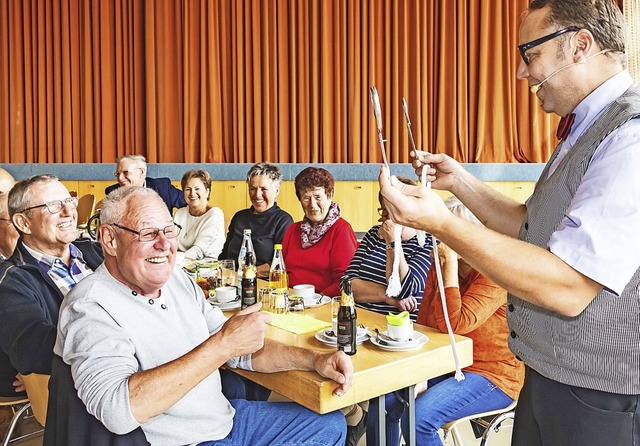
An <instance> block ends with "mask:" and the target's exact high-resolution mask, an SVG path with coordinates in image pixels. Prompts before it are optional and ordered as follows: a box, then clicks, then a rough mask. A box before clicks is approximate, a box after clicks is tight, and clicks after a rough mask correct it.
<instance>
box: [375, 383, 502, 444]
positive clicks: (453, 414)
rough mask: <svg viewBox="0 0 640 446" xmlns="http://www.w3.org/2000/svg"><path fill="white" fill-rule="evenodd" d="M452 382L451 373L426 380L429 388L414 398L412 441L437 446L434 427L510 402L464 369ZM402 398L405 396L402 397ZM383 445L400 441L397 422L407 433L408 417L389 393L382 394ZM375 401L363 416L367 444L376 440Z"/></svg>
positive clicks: (376, 410) (500, 406)
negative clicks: (385, 436) (414, 426)
mask: <svg viewBox="0 0 640 446" xmlns="http://www.w3.org/2000/svg"><path fill="white" fill-rule="evenodd" d="M464 376H465V379H464V380H462V381H456V380H455V378H453V376H451V375H446V376H440V377H438V378H434V379H431V380H429V388H428V389H427V390H426V391H425V392H424V393H422V394H420V395H419V396H418V397H417V398H416V444H417V445H418V446H424V445H428V446H432V445H433V446H440V445H442V441H441V440H440V436H439V435H438V429H440V428H441V427H442V426H443V425H445V424H447V423H449V422H450V421H454V420H457V419H459V418H462V417H466V416H468V415H473V414H475V413H480V412H486V411H489V410H495V409H501V408H503V407H507V406H508V405H509V404H511V403H512V402H513V400H512V399H511V398H509V397H508V396H507V395H506V394H505V393H504V392H503V391H502V390H500V389H499V388H498V387H497V386H496V385H495V384H493V383H492V382H491V381H490V380H488V379H487V378H485V377H484V376H482V375H479V374H477V373H470V372H466V373H465V374H464ZM404 399H406V398H404ZM385 400H386V429H387V445H389V446H395V445H398V444H399V443H400V438H399V437H400V432H399V425H400V421H401V423H402V429H403V430H404V431H405V432H407V431H408V429H409V417H408V414H407V413H405V407H406V406H405V405H404V404H403V403H402V402H401V401H400V399H399V398H397V397H396V396H394V395H393V394H389V395H386V396H385ZM377 427H378V401H377V399H374V400H371V402H370V404H369V415H368V419H367V446H370V445H374V444H377V443H376V442H377V440H378V433H377Z"/></svg>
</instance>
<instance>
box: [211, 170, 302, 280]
mask: <svg viewBox="0 0 640 446" xmlns="http://www.w3.org/2000/svg"><path fill="white" fill-rule="evenodd" d="M281 181H282V172H280V169H279V168H278V166H276V165H275V164H269V163H258V164H254V165H253V166H252V167H251V169H249V172H248V173H247V185H248V187H249V199H250V200H251V207H250V208H249V209H243V210H241V211H238V212H236V214H235V215H234V216H233V218H232V219H231V223H229V232H227V239H226V241H225V242H224V247H223V248H222V253H220V256H219V258H221V259H237V258H238V255H239V254H240V246H241V245H242V236H243V231H244V230H245V229H251V241H252V242H253V249H254V250H255V253H256V265H258V274H259V275H260V276H263V277H264V276H266V275H267V274H269V266H270V265H271V260H272V258H273V245H275V244H277V243H282V239H283V238H284V233H285V232H286V231H287V228H288V227H289V226H290V225H291V223H293V218H292V217H291V215H289V213H287V212H286V211H283V210H282V209H280V207H278V204H277V203H276V198H277V197H278V194H279V193H280V182H281Z"/></svg>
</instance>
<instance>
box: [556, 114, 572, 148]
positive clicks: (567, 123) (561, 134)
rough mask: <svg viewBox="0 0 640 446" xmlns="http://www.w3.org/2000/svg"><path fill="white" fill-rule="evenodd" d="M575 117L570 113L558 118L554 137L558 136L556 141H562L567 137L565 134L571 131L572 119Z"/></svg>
mask: <svg viewBox="0 0 640 446" xmlns="http://www.w3.org/2000/svg"><path fill="white" fill-rule="evenodd" d="M575 119H576V114H575V113H570V114H568V115H566V116H563V117H562V118H561V119H560V123H559V124H558V130H557V131H556V137H557V138H558V141H564V140H565V139H567V136H569V133H571V126H572V125H573V121H574V120H575Z"/></svg>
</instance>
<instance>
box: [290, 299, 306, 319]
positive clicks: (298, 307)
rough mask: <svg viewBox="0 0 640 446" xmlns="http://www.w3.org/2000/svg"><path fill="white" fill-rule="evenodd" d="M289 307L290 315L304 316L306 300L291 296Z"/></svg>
mask: <svg viewBox="0 0 640 446" xmlns="http://www.w3.org/2000/svg"><path fill="white" fill-rule="evenodd" d="M287 306H288V307H289V308H288V311H289V313H296V314H300V315H303V314H304V298H303V297H302V296H294V295H291V296H289V297H288V299H287Z"/></svg>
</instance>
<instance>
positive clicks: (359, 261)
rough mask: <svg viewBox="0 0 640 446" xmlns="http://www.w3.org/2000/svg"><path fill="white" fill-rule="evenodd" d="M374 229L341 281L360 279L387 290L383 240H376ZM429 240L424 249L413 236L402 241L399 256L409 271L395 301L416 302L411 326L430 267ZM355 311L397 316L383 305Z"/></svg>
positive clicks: (365, 305) (379, 304) (378, 238)
mask: <svg viewBox="0 0 640 446" xmlns="http://www.w3.org/2000/svg"><path fill="white" fill-rule="evenodd" d="M378 228H380V225H376V226H374V227H372V228H371V229H369V231H368V232H367V233H366V234H365V236H364V238H363V239H362V242H360V246H359V247H358V249H357V251H356V253H355V254H354V256H353V259H352V260H351V263H350V264H349V267H348V268H347V271H346V272H345V275H344V277H345V278H348V279H362V280H367V281H369V282H373V283H377V284H379V285H383V286H385V287H386V286H387V266H386V265H387V249H386V243H385V241H384V239H381V238H380V237H379V236H378ZM432 248H433V247H432V241H431V236H430V235H429V234H427V237H426V241H425V245H424V246H423V247H422V248H421V247H420V246H419V245H418V239H417V238H416V236H413V237H412V238H410V239H409V240H403V241H402V252H403V253H404V258H405V261H406V262H407V266H408V267H409V271H408V272H407V275H406V276H405V278H404V280H403V281H402V290H401V291H400V293H399V294H398V297H397V299H405V298H407V297H409V296H414V297H415V298H416V300H417V301H418V306H417V307H416V309H415V310H414V311H413V312H412V313H411V319H412V320H413V321H414V322H415V320H416V318H417V316H418V308H419V307H420V302H422V294H423V293H424V285H425V282H426V280H427V272H428V271H429V268H430V267H431V261H432V259H431V256H430V253H431V250H432ZM356 306H357V307H360V308H366V309H367V310H372V311H375V312H377V313H381V314H387V313H389V312H392V313H397V312H398V308H397V307H394V306H391V305H387V304H386V303H383V302H375V303H374V302H368V303H356Z"/></svg>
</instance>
